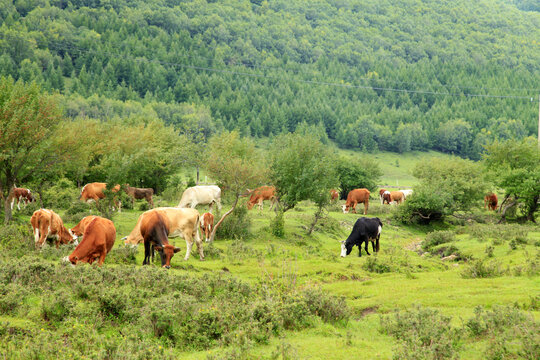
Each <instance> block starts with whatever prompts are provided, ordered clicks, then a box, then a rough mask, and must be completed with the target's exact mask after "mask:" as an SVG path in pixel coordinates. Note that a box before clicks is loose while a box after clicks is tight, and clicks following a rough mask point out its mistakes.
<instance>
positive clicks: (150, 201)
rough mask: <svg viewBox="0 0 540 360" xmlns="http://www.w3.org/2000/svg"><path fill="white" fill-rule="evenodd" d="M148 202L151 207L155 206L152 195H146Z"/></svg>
mask: <svg viewBox="0 0 540 360" xmlns="http://www.w3.org/2000/svg"><path fill="white" fill-rule="evenodd" d="M146 202H148V204H150V209H153V208H154V201H153V200H152V195H150V196H148V197H146Z"/></svg>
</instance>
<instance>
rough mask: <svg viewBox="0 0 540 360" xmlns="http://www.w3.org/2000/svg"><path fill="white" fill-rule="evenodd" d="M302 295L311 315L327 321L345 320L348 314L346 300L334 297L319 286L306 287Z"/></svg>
mask: <svg viewBox="0 0 540 360" xmlns="http://www.w3.org/2000/svg"><path fill="white" fill-rule="evenodd" d="M302 296H303V298H304V300H305V302H306V304H307V306H308V309H309V311H310V312H311V313H312V314H313V315H317V316H319V317H320V318H321V319H322V320H323V321H325V322H329V323H337V322H346V321H347V320H348V318H349V316H350V313H349V308H348V307H347V302H346V301H345V298H343V297H336V296H333V295H330V294H328V293H327V292H324V291H322V290H321V289H319V288H307V289H305V290H304V291H302Z"/></svg>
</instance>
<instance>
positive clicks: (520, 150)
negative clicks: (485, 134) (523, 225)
mask: <svg viewBox="0 0 540 360" xmlns="http://www.w3.org/2000/svg"><path fill="white" fill-rule="evenodd" d="M486 150H487V154H486V155H485V156H484V159H485V166H486V167H487V168H488V169H489V170H490V171H491V172H492V173H493V174H494V176H492V178H494V179H495V183H496V184H497V186H499V187H500V188H502V189H504V191H505V198H504V201H503V204H501V213H502V218H501V221H504V220H505V219H506V211H507V210H508V209H510V208H513V207H515V206H517V205H520V206H519V208H520V209H522V212H523V214H524V216H525V217H526V219H527V220H530V221H533V222H536V221H535V217H534V213H535V212H536V210H537V209H538V207H539V204H538V201H539V200H540V150H539V149H538V144H537V142H536V140H535V139H533V138H527V139H524V140H520V141H517V140H508V141H505V142H498V141H496V142H494V143H493V144H491V145H489V146H486Z"/></svg>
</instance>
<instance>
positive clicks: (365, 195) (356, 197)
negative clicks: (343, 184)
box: [347, 189, 369, 203]
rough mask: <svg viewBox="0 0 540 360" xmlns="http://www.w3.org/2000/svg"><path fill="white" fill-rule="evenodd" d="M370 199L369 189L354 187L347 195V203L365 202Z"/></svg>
mask: <svg viewBox="0 0 540 360" xmlns="http://www.w3.org/2000/svg"><path fill="white" fill-rule="evenodd" d="M366 200H369V190H368V189H354V190H351V191H350V192H349V194H348V195H347V203H352V202H353V201H356V202H359V203H360V202H365V201H366Z"/></svg>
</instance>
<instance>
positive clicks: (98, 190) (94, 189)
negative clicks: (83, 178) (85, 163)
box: [79, 182, 122, 211]
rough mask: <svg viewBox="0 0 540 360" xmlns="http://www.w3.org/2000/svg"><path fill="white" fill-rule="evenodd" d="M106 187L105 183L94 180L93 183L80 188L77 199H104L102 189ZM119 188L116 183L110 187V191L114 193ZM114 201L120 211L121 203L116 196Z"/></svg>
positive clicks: (87, 200)
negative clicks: (79, 194)
mask: <svg viewBox="0 0 540 360" xmlns="http://www.w3.org/2000/svg"><path fill="white" fill-rule="evenodd" d="M105 189H107V184H106V183H100V182H94V183H88V184H86V185H84V186H83V188H82V190H81V196H80V198H79V200H82V201H86V202H89V201H92V200H93V201H95V202H98V201H99V199H104V198H105V194H104V193H103V191H104V190H105ZM119 190H120V185H118V184H116V185H115V186H114V188H113V189H112V192H114V193H116V192H118V191H119ZM114 202H115V204H116V207H117V208H118V211H121V207H122V203H121V202H120V201H118V200H117V199H116V198H115V199H114Z"/></svg>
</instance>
